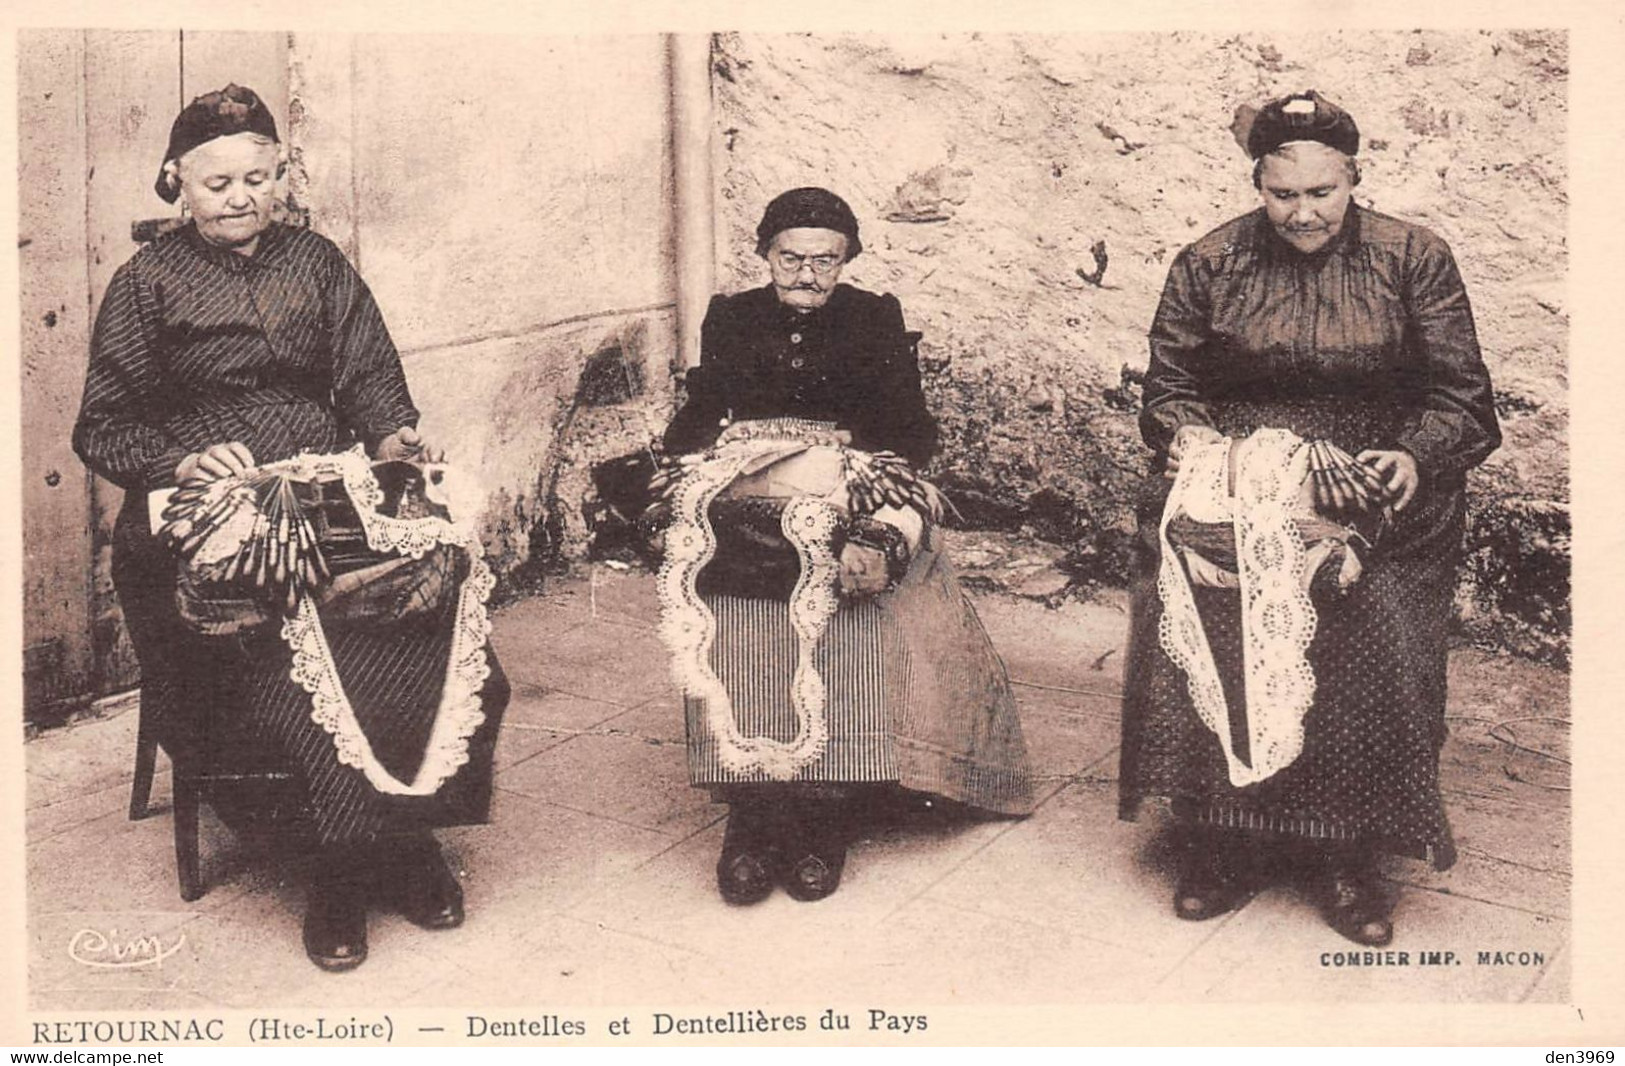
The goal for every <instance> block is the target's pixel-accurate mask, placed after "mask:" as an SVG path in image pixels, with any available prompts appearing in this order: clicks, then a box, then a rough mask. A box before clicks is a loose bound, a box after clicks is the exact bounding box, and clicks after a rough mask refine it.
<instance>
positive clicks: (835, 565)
mask: <svg viewBox="0 0 1625 1066" xmlns="http://www.w3.org/2000/svg"><path fill="white" fill-rule="evenodd" d="M756 237H757V242H756V249H755V250H756V254H757V255H758V256H759V257H761V258H762V259H763V260H764V262H765V263H766V265H767V269H768V274H769V276H770V280H769V283H768V284H766V285H764V286H762V287H760V288H756V289H751V290H748V291H745V292H741V293H738V294H736V295H731V296H716V297H714V298H713V299H712V301H711V306H710V308H709V310H708V312H707V314H706V316H705V322H704V325H703V327H702V331H701V358H700V365H699V366H698V367H695V368H694V369H692V370H690V371H689V373H688V377H687V381H686V387H687V400H686V402H685V403H684V404H683V406H682V408H681V409H680V410H679V411H678V412H677V415H676V417H675V418H673V420H672V422H671V425H670V428H669V429H668V430H667V432H666V434H665V439H664V445H665V450H666V452H667V453H668V455H669V456H671V457H672V458H673V460H674V466H673V467H672V468H671V469H670V470H669V471H668V473H667V474H666V475H665V476H664V480H666V481H667V482H668V485H667V488H668V493H669V496H670V499H671V503H672V508H673V511H674V518H673V520H672V521H671V524H670V525H669V527H668V528H667V530H666V533H665V545H666V551H667V559H666V562H665V564H664V566H663V567H662V571H661V578H660V581H661V595H662V601H663V608H664V618H663V624H662V633H663V635H664V636H665V637H666V638H667V641H668V644H669V645H671V647H672V649H673V654H674V662H675V664H676V672H677V676H678V679H679V681H680V683H681V684H682V686H683V688H684V690H685V692H686V694H687V697H688V698H687V700H686V708H687V720H688V754H689V772H690V778H691V780H692V781H693V783H694V784H695V785H696V786H699V787H704V788H708V789H711V790H712V791H713V793H714V794H715V795H716V796H717V798H718V799H720V800H722V801H723V802H726V803H727V804H728V809H729V815H728V824H727V831H726V833H725V835H724V839H723V842H722V855H721V858H720V859H719V861H718V863H717V884H718V888H719V890H720V891H721V894H722V897H723V898H724V899H725V900H727V901H728V902H730V903H735V904H748V903H755V902H757V901H759V900H761V899H764V898H765V897H766V896H768V895H769V894H770V893H771V892H772V891H773V888H774V885H775V884H778V885H780V886H782V887H783V888H784V889H785V891H786V892H788V893H789V894H790V895H791V896H792V897H793V898H795V899H798V900H802V901H812V900H818V899H822V898H824V897H826V896H828V895H829V894H830V893H832V892H834V891H835V890H836V888H837V887H838V885H839V884H840V882H841V876H842V871H843V868H844V867H845V863H846V856H847V847H848V844H849V843H850V842H851V841H852V839H853V838H854V836H855V835H856V834H857V833H858V832H859V831H860V830H861V829H862V828H863V827H865V826H866V825H871V824H873V820H874V818H875V817H876V816H877V815H878V814H879V812H880V811H881V810H882V809H884V808H886V807H888V806H890V805H891V801H893V800H900V801H901V802H900V803H899V804H897V806H898V807H899V808H907V807H908V806H909V805H911V804H923V805H925V806H930V805H932V804H936V805H937V807H938V809H940V808H942V807H957V806H959V805H964V806H965V807H969V808H974V809H977V810H980V811H983V812H987V813H991V814H995V815H1007V816H1008V815H1021V814H1025V813H1027V812H1028V811H1030V810H1031V809H1032V802H1033V800H1032V786H1031V782H1030V780H1029V777H1028V769H1027V757H1026V749H1025V746H1024V744H1023V741H1022V736H1021V727H1020V723H1019V721H1018V720H1017V718H1016V710H1015V701H1014V699H1013V697H1012V695H1011V690H1010V687H1009V683H1008V681H1007V679H1006V677H1005V672H1004V666H1003V663H1002V662H1000V660H999V658H998V656H997V654H996V653H995V652H994V651H993V648H992V646H991V644H990V643H989V641H988V639H987V636H986V634H985V633H984V632H983V630H982V628H981V624H980V622H979V621H978V619H977V617H976V613H975V611H974V609H973V608H972V607H971V605H970V603H969V601H968V600H966V598H965V596H964V594H963V593H962V592H961V591H960V589H959V586H958V583H957V581H956V580H955V579H954V576H953V572H952V570H951V568H950V566H949V564H948V561H947V557H946V555H945V554H944V552H943V547H942V540H941V530H940V528H939V525H938V523H939V521H940V519H941V508H942V503H941V499H940V497H939V496H938V495H937V494H936V493H935V490H934V489H932V488H931V487H930V486H929V484H928V483H927V482H925V481H924V480H923V478H922V477H921V473H922V471H923V470H924V468H925V466H926V464H927V463H928V462H929V461H930V458H931V454H932V452H933V450H934V448H935V445H936V422H935V420H934V419H933V418H932V417H931V414H930V412H929V410H928V409H927V407H926V403H925V395H924V392H923V389H922V387H921V382H920V370H919V358H918V355H917V352H916V348H915V345H916V342H917V340H918V334H913V333H910V332H908V330H907V328H906V327H905V325H904V321H903V311H902V307H901V305H900V304H899V303H898V301H897V299H896V297H894V296H891V295H885V296H879V295H875V294H873V293H869V292H865V291H863V290H862V289H858V288H854V287H852V286H850V285H846V284H842V283H841V282H840V277H841V272H842V270H843V268H844V267H845V266H846V265H847V264H848V263H849V262H851V261H852V259H853V258H854V257H856V256H857V255H858V254H859V253H860V252H861V251H862V249H863V243H862V241H861V239H860V237H859V232H858V222H857V219H856V217H854V215H853V213H852V210H851V208H850V207H849V206H848V205H847V204H846V202H845V201H844V200H842V199H841V198H840V197H838V196H836V195H835V194H833V193H831V192H829V191H828V190H826V189H820V188H811V187H809V188H800V189H792V190H790V191H789V192H786V193H784V194H782V195H780V196H778V197H776V198H775V199H774V200H773V201H772V202H771V203H769V204H768V205H767V208H766V211H765V212H764V214H763V217H762V221H761V224H760V225H759V226H758V228H757V231H756Z"/></svg>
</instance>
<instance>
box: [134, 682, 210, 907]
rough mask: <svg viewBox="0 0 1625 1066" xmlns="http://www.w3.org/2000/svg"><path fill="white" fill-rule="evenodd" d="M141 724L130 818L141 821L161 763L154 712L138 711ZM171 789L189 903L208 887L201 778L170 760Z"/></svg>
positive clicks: (180, 871)
mask: <svg viewBox="0 0 1625 1066" xmlns="http://www.w3.org/2000/svg"><path fill="white" fill-rule="evenodd" d="M138 713H139V714H140V716H141V718H140V724H139V725H137V727H136V736H135V781H134V783H133V784H132V785H131V786H130V821H132V822H138V821H140V820H141V819H143V818H145V817H146V816H147V815H148V814H150V813H151V812H150V811H149V810H148V808H147V804H148V801H149V800H150V799H151V798H152V775H153V771H154V770H155V769H156V768H157V763H158V736H157V729H156V727H155V726H154V725H153V722H152V715H151V714H150V713H149V712H148V711H147V709H146V708H145V707H142V708H141V709H140V711H139V712H138ZM170 777H171V791H172V793H173V795H174V800H173V810H174V814H175V873H176V875H177V877H178V878H179V879H180V888H181V899H183V900H185V901H186V902H188V903H191V902H192V901H194V900H197V899H201V898H202V896H203V893H204V892H205V891H206V890H207V889H206V886H205V885H204V884H203V875H202V868H201V866H200V865H199V862H198V828H197V822H198V819H197V815H198V806H199V805H200V804H201V802H202V788H201V784H202V783H201V781H200V780H199V779H198V778H197V777H195V776H194V775H193V774H192V773H191V772H190V770H185V771H183V770H182V769H181V767H180V766H179V765H177V764H176V763H175V761H174V760H173V759H171V760H170Z"/></svg>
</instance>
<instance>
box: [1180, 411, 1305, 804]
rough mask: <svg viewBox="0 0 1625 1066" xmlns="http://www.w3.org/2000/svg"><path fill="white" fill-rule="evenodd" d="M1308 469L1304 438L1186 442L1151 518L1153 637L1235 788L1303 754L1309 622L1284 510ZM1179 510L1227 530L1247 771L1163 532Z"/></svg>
mask: <svg viewBox="0 0 1625 1066" xmlns="http://www.w3.org/2000/svg"><path fill="white" fill-rule="evenodd" d="M1308 462H1309V460H1308V453H1307V450H1306V449H1305V447H1304V443H1303V441H1302V440H1300V439H1299V438H1298V437H1297V436H1295V435H1294V434H1292V433H1290V432H1288V431H1286V430H1280V429H1264V430H1260V431H1258V432H1257V433H1255V434H1253V435H1252V436H1251V437H1249V438H1247V439H1246V440H1245V441H1242V442H1240V443H1235V444H1233V443H1232V442H1231V441H1230V440H1229V439H1225V440H1223V441H1218V442H1215V443H1211V444H1200V445H1194V446H1192V447H1191V448H1189V449H1187V450H1186V452H1185V455H1184V456H1183V457H1182V459H1181V462H1180V470H1179V476H1178V477H1177V478H1176V479H1175V480H1174V486H1173V489H1172V491H1170V493H1169V495H1168V502H1167V504H1166V506H1165V507H1164V508H1163V512H1162V523H1161V528H1160V530H1159V535H1160V537H1161V543H1162V562H1161V568H1160V569H1159V571H1158V573H1157V591H1158V594H1159V595H1160V596H1161V598H1162V604H1163V612H1162V620H1161V622H1160V623H1159V625H1158V632H1157V635H1158V638H1159V640H1160V642H1161V644H1162V648H1163V650H1164V651H1165V652H1167V653H1168V657H1169V658H1170V659H1171V660H1173V662H1174V664H1175V665H1176V666H1178V667H1179V668H1180V670H1182V671H1183V672H1184V674H1185V677H1186V682H1187V686H1188V688H1189V691H1190V695H1191V702H1192V704H1193V705H1194V706H1195V708H1196V713H1197V715H1198V717H1200V718H1201V720H1202V723H1203V724H1204V725H1205V726H1207V727H1208V728H1209V729H1211V730H1212V731H1213V732H1214V734H1215V735H1216V736H1217V737H1218V738H1219V744H1220V747H1221V748H1222V749H1223V751H1224V756H1225V763H1226V766H1227V767H1228V770H1229V774H1230V781H1231V783H1232V784H1234V785H1237V786H1243V785H1251V784H1257V783H1258V782H1260V781H1263V780H1266V779H1267V778H1269V777H1271V776H1273V775H1274V774H1276V773H1278V772H1280V771H1281V770H1283V769H1285V768H1286V767H1287V766H1290V765H1291V764H1292V762H1293V761H1294V760H1296V759H1297V757H1298V756H1299V755H1300V754H1302V752H1303V720H1304V717H1305V716H1306V715H1307V714H1308V713H1309V707H1310V704H1311V703H1312V702H1313V700H1314V695H1315V675H1314V671H1313V670H1312V669H1311V668H1310V666H1309V662H1308V659H1307V657H1306V653H1307V651H1308V648H1309V644H1310V641H1312V640H1313V639H1314V635H1315V624H1316V616H1315V608H1314V604H1313V603H1312V602H1311V601H1310V599H1309V594H1308V591H1307V588H1306V582H1305V580H1304V575H1305V572H1306V569H1307V564H1308V555H1307V552H1306V550H1305V547H1304V543H1303V538H1302V536H1301V535H1300V533H1299V531H1298V527H1297V524H1296V522H1295V521H1294V516H1293V512H1294V508H1295V505H1296V503H1297V500H1298V495H1299V490H1300V488H1301V487H1302V485H1303V480H1304V477H1305V475H1306V471H1307V469H1308ZM1232 469H1233V470H1234V474H1235V493H1234V495H1233V496H1232V494H1231V492H1230V490H1229V482H1230V475H1231V471H1232ZM1181 511H1183V512H1184V513H1185V514H1187V515H1189V516H1190V517H1191V518H1193V519H1196V520H1197V521H1200V522H1225V521H1228V522H1230V523H1232V525H1233V527H1234V529H1235V533H1236V555H1237V568H1238V577H1239V583H1240V587H1241V630H1242V648H1243V674H1244V677H1245V686H1244V689H1245V695H1246V703H1247V736H1248V740H1249V751H1250V756H1251V759H1250V764H1249V763H1248V762H1243V761H1242V760H1241V759H1240V758H1239V757H1238V756H1237V755H1236V752H1235V749H1234V745H1233V743H1232V741H1231V734H1230V714H1229V708H1228V706H1227V705H1226V702H1225V696H1224V688H1223V685H1222V684H1221V683H1220V681H1219V672H1218V666H1217V664H1216V663H1215V662H1214V659H1213V649H1212V647H1211V646H1210V645H1209V644H1208V640H1207V634H1206V633H1205V631H1204V630H1203V628H1202V620H1201V617H1200V616H1199V615H1198V613H1197V610H1196V600H1195V597H1194V596H1193V594H1192V593H1191V587H1190V581H1189V579H1188V577H1187V576H1186V573H1185V570H1184V567H1183V566H1182V565H1181V564H1180V556H1179V555H1177V554H1176V552H1175V549H1174V547H1173V545H1172V544H1170V543H1169V539H1168V525H1169V523H1170V522H1171V521H1172V519H1173V518H1174V516H1175V515H1177V514H1178V513H1180V512H1181Z"/></svg>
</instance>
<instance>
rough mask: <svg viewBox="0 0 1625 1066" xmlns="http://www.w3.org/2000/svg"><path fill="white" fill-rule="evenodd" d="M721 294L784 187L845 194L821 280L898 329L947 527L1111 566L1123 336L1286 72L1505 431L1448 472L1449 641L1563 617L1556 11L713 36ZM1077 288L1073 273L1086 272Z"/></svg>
mask: <svg viewBox="0 0 1625 1066" xmlns="http://www.w3.org/2000/svg"><path fill="white" fill-rule="evenodd" d="M713 58H714V68H713V69H714V78H713V84H714V87H715V98H716V101H717V104H716V114H715V121H716V129H717V137H718V141H719V152H718V156H719V160H720V164H719V173H718V175H717V182H718V200H717V202H718V216H719V217H718V220H717V227H718V229H717V232H718V247H719V249H720V253H719V254H720V256H721V259H722V262H721V264H720V266H721V269H720V271H719V277H720V283H721V286H722V287H724V288H742V287H746V286H750V285H756V284H760V283H761V282H762V280H763V276H762V265H761V263H760V261H759V260H757V259H756V258H755V257H754V256H753V255H752V254H751V249H752V245H753V238H752V236H751V234H752V232H753V230H754V227H755V225H756V222H757V220H758V218H759V217H760V212H761V209H762V206H763V205H764V204H765V203H766V201H767V200H768V199H769V198H770V197H771V196H772V195H774V194H775V193H777V192H779V191H780V190H782V189H784V188H788V187H791V186H794V185H803V184H827V185H829V186H830V187H832V188H834V189H835V190H837V191H838V192H840V193H841V194H842V195H843V196H845V197H847V199H848V200H849V201H850V202H851V203H852V205H853V207H854V209H855V210H856V211H857V213H858V215H859V217H860V219H861V220H862V223H863V227H864V243H865V246H866V251H865V253H864V255H863V256H861V257H860V258H859V259H858V260H856V261H855V262H854V263H853V265H852V266H851V267H850V268H849V270H848V273H847V275H846V279H847V280H850V281H851V282H853V283H854V284H858V285H861V286H864V287H866V288H871V289H876V290H889V291H891V292H894V293H896V294H897V295H898V296H899V297H900V298H901V299H902V301H903V305H904V308H905V311H906V312H907V314H908V316H909V321H910V325H911V327H913V328H916V329H920V330H923V331H924V333H925V341H924V343H923V345H922V349H921V351H922V356H923V359H924V362H925V368H926V375H927V376H926V382H927V390H928V393H929V396H930V399H931V402H932V406H933V408H934V409H935V411H936V412H937V414H938V416H939V417H940V419H941V420H942V423H943V428H944V433H945V436H944V444H943V448H942V451H941V454H940V455H939V457H938V459H937V461H936V464H935V467H934V470H935V473H936V476H937V477H938V478H939V480H940V481H941V482H942V483H943V484H944V485H946V486H948V487H950V488H951V489H953V490H954V495H955V498H956V499H957V500H958V501H959V503H960V506H961V508H962V509H965V510H967V512H968V513H969V515H970V517H971V519H972V522H973V523H974V524H980V525H984V526H989V527H1003V528H1025V529H1027V530H1029V531H1031V532H1033V533H1036V534H1037V535H1039V536H1042V537H1045V538H1048V539H1051V540H1054V541H1056V542H1058V543H1061V544H1064V545H1066V546H1068V547H1069V548H1070V549H1071V556H1070V560H1069V565H1070V567H1071V568H1072V570H1073V573H1074V575H1075V578H1076V579H1077V581H1078V582H1079V583H1080V584H1084V585H1087V584H1089V583H1092V582H1096V581H1103V582H1108V583H1111V582H1120V581H1121V580H1122V579H1123V577H1124V575H1125V568H1126V563H1127V543H1128V537H1129V534H1130V531H1131V530H1132V522H1131V519H1130V514H1129V509H1128V504H1127V501H1129V500H1130V499H1131V498H1132V496H1131V494H1132V490H1133V486H1134V484H1135V482H1136V480H1137V479H1138V478H1140V477H1141V476H1142V475H1143V473H1144V471H1145V468H1146V467H1145V464H1146V452H1145V450H1144V448H1143V447H1142V445H1141V443H1140V441H1139V438H1138V434H1137V432H1136V429H1135V422H1134V413H1135V411H1136V409H1137V406H1138V402H1139V391H1138V381H1137V377H1138V375H1139V374H1140V373H1142V372H1143V370H1144V368H1145V365H1146V358H1147V356H1146V345H1145V333H1146V329H1147V326H1148V325H1149V324H1150V321H1151V318H1152V314H1153V312H1154V310H1155V307H1156V302H1157V298H1158V295H1159V294H1160V291H1161V288H1162V284H1163V280H1164V277H1165V273H1166V269H1167V263H1168V262H1169V260H1170V259H1171V257H1172V255H1173V254H1174V253H1175V252H1176V251H1177V250H1178V249H1179V248H1180V247H1181V246H1182V245H1184V244H1186V243H1189V242H1190V241H1192V240H1194V239H1195V238H1196V237H1198V236H1200V235H1201V234H1203V233H1205V232H1206V231H1208V230H1209V229H1211V228H1213V227H1214V226H1217V225H1218V224H1220V223H1221V222H1223V221H1225V220H1227V219H1229V218H1231V217H1233V216H1235V215H1237V214H1240V213H1243V212H1245V211H1247V210H1250V209H1251V208H1253V207H1255V206H1256V205H1257V198H1256V193H1255V192H1254V190H1253V189H1252V186H1251V180H1250V168H1249V163H1248V160H1247V159H1246V157H1245V155H1244V153H1243V152H1242V151H1241V150H1240V148H1239V147H1238V146H1237V144H1236V142H1235V140H1234V138H1233V135H1232V133H1231V130H1230V125H1231V123H1232V120H1233V117H1234V114H1235V111H1236V109H1237V108H1238V107H1240V106H1243V105H1256V104H1258V103H1261V102H1262V101H1264V100H1266V99H1268V98H1270V97H1272V96H1276V95H1279V94H1282V93H1284V92H1288V91H1293V90H1298V89H1302V88H1307V87H1314V88H1317V89H1319V90H1320V91H1322V92H1323V93H1325V94H1327V95H1328V96H1330V97H1331V98H1333V99H1334V100H1337V101H1339V102H1340V103H1342V104H1343V105H1344V106H1345V107H1347V108H1348V109H1349V110H1350V111H1351V112H1352V113H1353V114H1354V115H1355V116H1356V118H1357V119H1358V120H1359V122H1360V125H1361V129H1362V132H1363V134H1364V137H1365V148H1364V150H1363V152H1362V162H1363V164H1364V168H1365V181H1364V183H1363V184H1362V185H1361V186H1360V187H1359V188H1358V190H1357V192H1356V195H1357V198H1358V199H1359V201H1360V202H1362V203H1365V204H1367V205H1369V206H1373V207H1375V208H1376V209H1378V210H1381V211H1385V212H1388V213H1392V214H1395V215H1398V216H1400V217H1402V218H1406V219H1409V220H1412V221H1415V222H1420V223H1422V224H1424V225H1427V226H1429V227H1432V228H1433V229H1435V230H1436V231H1437V232H1439V233H1440V234H1441V235H1442V236H1444V237H1445V239H1447V240H1448V241H1449V242H1450V244H1451V246H1452V247H1453V249H1454V250H1455V252H1456V255H1457V258H1458V260H1459V261H1460V264H1461V268H1462V272H1463V274H1464V275H1465V277H1466V280H1467V285H1468V288H1469V292H1470V293H1471V296H1472V299H1473V303H1474V308H1475V313H1476V315H1477V321H1478V327H1479V332H1480V337H1481V342H1482V344H1483V347H1484V351H1485V357H1486V360H1487V362H1488V363H1489V366H1490V370H1491V372H1492V374H1493V375H1494V379H1495V383H1496V387H1497V391H1498V393H1499V394H1500V408H1501V414H1502V418H1503V423H1504V428H1505V432H1506V437H1507V443H1506V446H1505V447H1504V448H1503V449H1502V450H1501V452H1500V453H1498V454H1497V455H1496V456H1495V457H1494V458H1493V459H1492V460H1491V461H1490V462H1489V463H1488V464H1487V465H1486V467H1485V468H1484V469H1483V470H1482V471H1480V472H1479V473H1478V474H1477V475H1476V476H1475V481H1474V491H1475V497H1474V509H1473V515H1472V525H1473V528H1472V533H1471V534H1470V537H1469V559H1468V565H1467V567H1466V568H1465V570H1464V576H1465V580H1464V583H1463V591H1462V595H1461V596H1460V597H1459V600H1458V607H1459V608H1460V613H1461V615H1462V616H1463V619H1464V621H1465V622H1466V623H1467V625H1468V627H1469V629H1470V630H1471V631H1472V632H1474V633H1475V634H1477V635H1480V636H1483V637H1486V638H1494V639H1496V640H1498V641H1499V642H1502V643H1505V644H1509V645H1511V646H1514V647H1517V648H1520V649H1523V650H1527V651H1532V652H1536V653H1544V654H1550V655H1554V656H1558V657H1561V656H1562V655H1563V654H1564V653H1565V648H1566V641H1567V628H1568V517H1567V499H1568V459H1567V444H1566V432H1567V411H1568V403H1567V368H1566V359H1567V353H1566V333H1567V309H1566V289H1565V280H1566V269H1567V251H1566V245H1565V237H1564V234H1565V226H1566V208H1567V195H1566V191H1565V189H1566V178H1567V173H1566V162H1565V158H1566V148H1565V136H1566V83H1567V69H1566V68H1567V55H1566V40H1565V38H1564V37H1563V35H1562V34H1560V33H1540V32H1515V31H1495V32H1452V33H1365V32H1362V33H1349V32H1345V33H1333V34H1317V35H1313V36H1289V35H1278V34H1245V35H1238V36H1214V35H1202V34H1138V35H1091V36H1065V37H1012V36H1000V35H970V36H930V37H927V36H903V37H884V38H882V37H875V36H861V37H860V36H847V37H814V36H741V35H732V34H728V35H721V36H719V37H718V38H717V40H716V44H715V50H714V57H713ZM1097 242H1104V245H1105V252H1106V255H1107V258H1108V265H1107V267H1106V271H1105V274H1104V277H1103V279H1102V283H1101V284H1098V285H1097V284H1093V283H1091V282H1090V281H1089V280H1086V279H1084V278H1082V277H1080V276H1079V273H1078V271H1079V270H1080V269H1081V270H1084V271H1085V272H1089V271H1092V270H1093V269H1094V268H1095V267H1096V260H1095V257H1094V255H1093V251H1092V250H1093V248H1094V247H1095V245H1096V243H1097Z"/></svg>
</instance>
